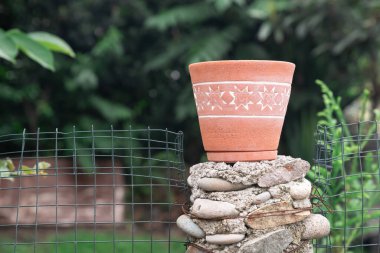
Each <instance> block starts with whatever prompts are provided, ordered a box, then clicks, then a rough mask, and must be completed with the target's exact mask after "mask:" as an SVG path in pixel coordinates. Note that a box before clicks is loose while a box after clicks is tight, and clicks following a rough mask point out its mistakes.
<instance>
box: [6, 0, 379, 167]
mask: <svg viewBox="0 0 380 253" xmlns="http://www.w3.org/2000/svg"><path fill="white" fill-rule="evenodd" d="M0 9H1V10H6V11H5V12H2V14H4V15H3V16H4V18H3V19H1V20H0V27H2V28H3V29H4V30H7V29H10V28H12V27H19V28H20V29H22V30H23V31H41V30H42V31H49V32H51V33H54V34H57V35H59V37H61V38H65V40H67V42H68V43H69V44H70V45H71V46H72V47H73V48H75V49H76V53H77V54H76V55H77V58H76V60H75V61H71V60H70V59H67V58H66V57H61V56H60V55H56V57H55V64H56V66H57V69H58V67H59V69H58V70H57V71H56V72H55V73H54V76H53V75H52V74H51V73H46V72H44V71H42V70H40V69H39V68H38V67H39V66H35V65H33V64H31V63H30V61H28V60H26V59H24V58H21V57H20V58H18V60H17V63H16V65H15V66H12V65H8V64H3V65H1V66H0V97H1V99H2V102H3V104H4V105H5V106H4V109H3V110H2V111H1V117H2V118H4V119H8V122H10V123H9V124H7V125H1V126H0V133H5V132H6V131H10V132H17V131H21V130H22V127H23V126H27V128H28V129H31V130H35V129H36V127H37V126H41V127H42V128H45V129H51V127H52V126H54V127H60V128H65V127H72V125H74V124H75V125H78V124H80V125H83V126H85V128H86V129H88V128H89V127H90V126H91V124H96V125H99V126H103V128H104V126H108V125H109V123H110V118H109V117H107V115H108V114H111V112H109V110H110V108H111V107H110V106H112V105H113V104H115V106H116V107H119V106H120V105H121V106H123V107H124V109H122V110H123V111H124V112H122V113H121V117H119V116H118V117H112V116H111V120H113V121H114V122H115V123H114V125H115V127H116V126H117V127H123V126H125V125H129V124H130V123H131V122H132V123H133V124H134V125H143V126H146V125H151V126H155V127H168V128H170V129H177V130H183V131H184V132H185V133H186V135H185V138H186V139H185V143H186V147H185V149H186V150H188V151H189V152H186V160H187V161H188V162H189V163H196V162H199V160H200V157H201V156H202V155H203V153H204V152H203V149H202V144H201V139H200V133H199V128H198V122H197V118H196V110H195V105H194V100H193V94H192V91H191V84H190V78H189V74H188V70H187V65H188V64H189V63H192V62H194V61H201V60H220V59H273V60H286V61H292V62H294V63H295V64H296V66H297V67H296V73H295V77H294V81H293V88H292V95H291V100H290V103H289V106H288V112H287V115H286V119H285V121H286V122H285V124H284V131H283V133H284V134H283V136H282V139H281V142H280V145H281V147H280V153H286V154H289V155H297V156H301V157H304V158H310V151H309V150H310V149H311V147H310V148H305V147H308V146H310V138H312V135H311V134H309V136H307V132H309V130H307V129H312V128H313V127H312V126H311V124H313V123H314V122H315V121H316V115H307V116H305V114H308V113H313V112H315V111H318V110H319V109H320V108H321V107H322V103H321V101H320V100H319V99H318V96H315V94H316V93H317V92H318V87H317V86H315V85H312V83H313V82H314V80H315V79H316V78H317V77H318V78H322V79H323V80H328V81H329V84H330V87H331V89H332V90H333V91H334V92H335V93H336V94H339V95H340V96H341V97H342V101H341V106H342V108H344V107H346V105H348V104H350V103H351V102H352V101H353V100H355V98H357V97H358V96H360V94H361V91H362V90H363V89H364V88H367V89H368V90H369V91H370V92H371V96H370V97H369V99H370V100H371V102H372V104H373V106H374V107H377V106H378V105H379V101H380V88H379V87H380V81H379V79H380V78H379V76H378V72H379V71H378V70H379V69H380V65H379V59H380V58H379V50H378V48H379V46H380V45H379V44H380V36H379V34H380V33H379V32H378V31H379V30H380V22H377V19H378V18H377V17H378V16H379V14H380V8H379V3H378V1H377V0H369V1H346V0H336V1H328V0H318V1H314V0H291V1H287V0H252V1H246V0H207V1H201V0H196V1H189V0H186V1H179V0H162V1H143V0H141V1H123V0H113V1H112V4H109V2H106V1H92V0H79V1H78V0H68V1H64V2H60V3H58V4H57V3H53V2H50V1H43V0H35V1H32V2H28V3H27V4H20V3H19V1H18V0H15V1H11V0H5V1H2V2H1V3H0ZM3 16H2V17H3ZM27 35H28V34H27ZM0 41H7V39H4V36H2V35H1V34H0ZM1 44H2V45H4V44H6V45H7V47H9V43H7V42H5V43H4V42H2V43H1ZM10 47H12V46H10ZM14 50H15V48H14V47H13V50H12V49H10V50H9V49H7V50H4V48H2V47H0V55H1V57H2V58H6V57H7V58H8V59H9V60H11V59H13V58H15V57H14V56H12V55H14V54H15V51H14ZM16 50H17V47H16ZM16 53H17V52H16ZM8 54H10V55H8ZM20 69H22V71H20ZM27 86H29V87H28V88H26V87H27ZM3 91H4V93H2V92H3ZM29 91H30V92H31V93H32V95H33V96H31V95H27V94H28V92H29ZM93 97H95V100H96V98H101V99H102V100H104V101H107V102H108V105H110V106H108V107H107V108H108V109H107V111H108V112H106V113H105V112H104V111H105V110H103V111H102V110H99V108H97V107H96V103H93V100H94V98H93ZM126 110H128V111H130V115H129V117H127V116H126V113H125V111H126ZM118 111H119V110H118ZM302 111H305V112H306V113H301V112H302ZM118 115H119V113H118ZM116 118H117V119H116ZM307 122H310V124H309V125H308V124H307ZM301 125H302V126H305V127H304V128H303V130H302V132H303V133H302V135H301V134H297V132H296V131H295V130H293V129H294V126H301ZM306 128H307V129H306Z"/></svg>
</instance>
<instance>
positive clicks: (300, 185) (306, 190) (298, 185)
mask: <svg viewBox="0 0 380 253" xmlns="http://www.w3.org/2000/svg"><path fill="white" fill-rule="evenodd" d="M289 193H290V196H292V199H294V200H301V199H306V198H309V196H310V193H311V183H310V182H309V181H308V180H306V179H304V180H303V181H302V182H292V183H291V184H289Z"/></svg>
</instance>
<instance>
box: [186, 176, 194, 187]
mask: <svg viewBox="0 0 380 253" xmlns="http://www.w3.org/2000/svg"><path fill="white" fill-rule="evenodd" d="M187 184H188V185H189V186H190V187H193V186H194V184H193V181H192V179H191V177H188V178H187Z"/></svg>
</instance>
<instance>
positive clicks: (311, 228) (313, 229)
mask: <svg viewBox="0 0 380 253" xmlns="http://www.w3.org/2000/svg"><path fill="white" fill-rule="evenodd" d="M303 224H304V226H305V231H304V232H303V234H302V239H304V240H310V239H318V238H322V237H325V236H327V235H328V234H329V233H330V222H329V221H328V220H327V219H326V217H324V216H323V215H320V214H311V215H310V216H309V217H308V218H306V219H305V220H304V221H303Z"/></svg>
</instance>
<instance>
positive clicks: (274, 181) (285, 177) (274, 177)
mask: <svg viewBox="0 0 380 253" xmlns="http://www.w3.org/2000/svg"><path fill="white" fill-rule="evenodd" d="M309 169H310V164H309V163H308V162H307V161H304V160H301V159H295V160H293V161H291V162H289V163H287V164H284V165H283V166H282V167H279V168H276V167H273V168H271V169H270V170H268V171H266V173H265V174H264V175H262V176H261V177H259V179H258V185H259V186H260V187H271V186H275V185H279V184H284V183H288V182H290V181H293V180H296V179H300V178H304V177H305V175H306V173H307V172H308V171H309Z"/></svg>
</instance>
